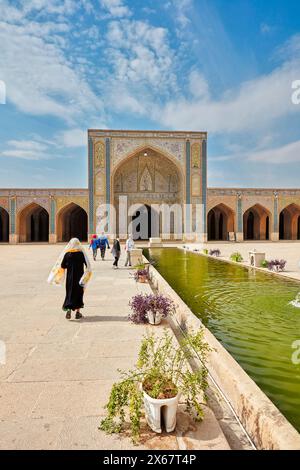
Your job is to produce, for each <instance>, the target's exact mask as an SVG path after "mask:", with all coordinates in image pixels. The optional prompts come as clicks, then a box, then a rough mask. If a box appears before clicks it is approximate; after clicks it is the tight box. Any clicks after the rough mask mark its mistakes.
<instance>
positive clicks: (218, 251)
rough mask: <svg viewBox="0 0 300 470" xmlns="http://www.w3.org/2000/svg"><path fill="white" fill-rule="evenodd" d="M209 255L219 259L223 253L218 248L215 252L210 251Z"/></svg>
mask: <svg viewBox="0 0 300 470" xmlns="http://www.w3.org/2000/svg"><path fill="white" fill-rule="evenodd" d="M209 255H210V256H216V257H217V258H218V257H219V256H221V251H220V250H219V249H218V248H216V249H214V250H210V252H209Z"/></svg>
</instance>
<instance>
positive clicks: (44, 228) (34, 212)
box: [18, 202, 49, 243]
mask: <svg viewBox="0 0 300 470" xmlns="http://www.w3.org/2000/svg"><path fill="white" fill-rule="evenodd" d="M18 219H19V241H20V243H25V242H27V243H30V242H32V243H38V242H48V241H49V214H48V212H47V211H46V209H44V208H43V207H42V206H40V205H39V204H36V203H35V202H34V203H32V204H30V205H29V206H27V207H25V208H24V209H23V210H22V211H21V212H20V214H19V217H18Z"/></svg>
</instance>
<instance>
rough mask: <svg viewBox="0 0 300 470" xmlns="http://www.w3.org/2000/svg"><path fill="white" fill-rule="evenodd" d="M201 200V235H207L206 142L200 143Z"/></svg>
mask: <svg viewBox="0 0 300 470" xmlns="http://www.w3.org/2000/svg"><path fill="white" fill-rule="evenodd" d="M201 189H202V200H201V204H202V207H203V221H202V223H203V233H207V218H206V212H207V141H206V140H203V141H202V188H201Z"/></svg>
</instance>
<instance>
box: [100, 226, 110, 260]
mask: <svg viewBox="0 0 300 470" xmlns="http://www.w3.org/2000/svg"><path fill="white" fill-rule="evenodd" d="M98 246H99V248H100V252H101V259H102V261H104V258H105V252H106V247H107V248H108V249H110V246H109V241H108V238H107V236H106V235H105V233H104V232H102V233H101V236H100V237H99V238H98Z"/></svg>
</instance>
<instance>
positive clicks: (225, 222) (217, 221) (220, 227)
mask: <svg viewBox="0 0 300 470" xmlns="http://www.w3.org/2000/svg"><path fill="white" fill-rule="evenodd" d="M234 218H235V214H234V211H233V210H232V209H230V207H228V206H226V205H225V204H223V203H221V204H218V205H216V206H214V207H213V208H212V209H210V211H209V212H208V215H207V227H208V241H214V240H223V241H225V240H228V234H229V233H230V232H234Z"/></svg>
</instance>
